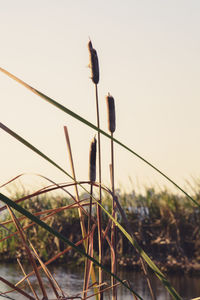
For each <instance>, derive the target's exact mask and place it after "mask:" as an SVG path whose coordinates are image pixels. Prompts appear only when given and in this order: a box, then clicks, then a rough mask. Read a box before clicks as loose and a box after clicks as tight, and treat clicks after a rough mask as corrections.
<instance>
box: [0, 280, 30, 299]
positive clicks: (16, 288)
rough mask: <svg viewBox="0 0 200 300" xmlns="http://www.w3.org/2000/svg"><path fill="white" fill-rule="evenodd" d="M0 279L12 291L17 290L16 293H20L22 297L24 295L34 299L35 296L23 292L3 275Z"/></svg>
mask: <svg viewBox="0 0 200 300" xmlns="http://www.w3.org/2000/svg"><path fill="white" fill-rule="evenodd" d="M0 281H2V282H3V283H5V284H6V285H8V286H9V287H11V288H12V289H13V290H14V291H17V292H18V293H20V294H22V295H23V296H24V297H26V298H28V299H30V300H35V298H33V297H32V296H30V295H29V294H27V293H26V292H24V291H23V290H22V289H20V288H18V287H17V286H15V285H14V284H12V283H11V282H9V281H7V280H6V279H4V278H3V277H0ZM4 294H5V293H0V295H4Z"/></svg>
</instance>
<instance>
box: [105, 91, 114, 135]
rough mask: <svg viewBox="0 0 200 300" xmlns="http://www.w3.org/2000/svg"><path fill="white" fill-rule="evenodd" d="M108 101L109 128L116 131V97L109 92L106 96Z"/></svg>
mask: <svg viewBox="0 0 200 300" xmlns="http://www.w3.org/2000/svg"><path fill="white" fill-rule="evenodd" d="M106 102H107V111H108V129H109V131H110V132H114V131H115V128H116V125H115V100H114V98H113V97H112V96H111V95H110V94H109V93H108V96H106Z"/></svg>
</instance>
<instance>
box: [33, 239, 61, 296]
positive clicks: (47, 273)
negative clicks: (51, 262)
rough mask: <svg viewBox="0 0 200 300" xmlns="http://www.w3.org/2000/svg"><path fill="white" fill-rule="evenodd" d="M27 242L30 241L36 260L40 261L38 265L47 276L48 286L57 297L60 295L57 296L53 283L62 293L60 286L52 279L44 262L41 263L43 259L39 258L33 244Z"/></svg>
mask: <svg viewBox="0 0 200 300" xmlns="http://www.w3.org/2000/svg"><path fill="white" fill-rule="evenodd" d="M29 243H30V245H31V247H32V249H33V252H34V254H35V256H36V258H37V260H38V261H39V263H40V265H41V267H42V269H43V271H44V273H45V275H46V276H47V279H48V281H49V284H50V286H51V287H52V289H53V291H54V294H55V296H56V297H57V299H59V297H60V296H59V294H58V292H57V290H56V288H55V285H56V287H57V289H58V290H60V292H61V293H62V294H63V292H62V290H61V288H60V286H59V285H58V283H57V281H56V280H55V279H54V277H53V275H52V274H51V272H50V271H49V270H48V269H47V267H46V266H45V264H44V263H43V261H42V260H41V259H40V257H39V255H38V253H37V251H36V249H35V247H34V246H33V244H32V243H31V242H30V241H29ZM54 284H55V285H54Z"/></svg>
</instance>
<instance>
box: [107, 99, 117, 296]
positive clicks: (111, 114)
mask: <svg viewBox="0 0 200 300" xmlns="http://www.w3.org/2000/svg"><path fill="white" fill-rule="evenodd" d="M106 103H107V111H108V130H109V131H110V134H111V137H112V139H111V164H110V175H111V176H110V177H111V185H112V194H113V201H112V216H113V218H115V201H114V197H115V187H114V145H113V133H114V132H115V128H116V122H115V118H116V117H115V100H114V98H113V97H112V96H111V95H110V94H109V93H108V96H106ZM111 245H112V247H113V251H112V252H111V272H112V273H113V274H115V275H116V273H117V261H116V260H117V258H116V255H117V253H116V252H117V251H116V226H115V223H114V222H112V226H111ZM115 283H116V281H115V279H114V278H113V277H111V285H112V286H113V289H112V291H113V293H112V299H113V300H116V299H117V289H116V286H115Z"/></svg>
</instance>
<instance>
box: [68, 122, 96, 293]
mask: <svg viewBox="0 0 200 300" xmlns="http://www.w3.org/2000/svg"><path fill="white" fill-rule="evenodd" d="M64 132H65V138H66V142H67V148H68V152H69V157H70V164H71V170H72V177H73V180H74V182H75V183H76V182H77V181H76V173H75V168H74V162H73V156H72V150H71V143H70V139H69V134H68V130H67V126H64ZM74 188H75V194H76V202H77V203H79V202H80V199H79V193H78V187H77V184H75V185H74ZM90 198H91V196H90ZM78 213H79V218H80V225H81V232H82V237H83V239H84V238H85V237H86V236H87V232H86V228H85V223H84V216H83V214H82V210H81V208H80V207H78ZM88 240H89V237H88ZM83 243H84V248H85V250H86V252H87V248H88V247H87V243H88V242H87V240H84V241H83ZM86 265H87V259H86ZM91 279H92V282H93V283H94V290H95V293H97V292H98V290H97V287H96V285H95V283H96V276H95V272H94V268H93V267H92V269H91ZM97 299H98V298H97Z"/></svg>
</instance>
